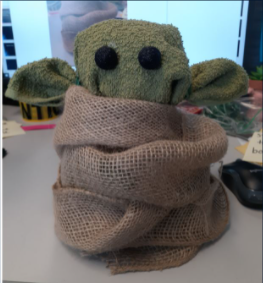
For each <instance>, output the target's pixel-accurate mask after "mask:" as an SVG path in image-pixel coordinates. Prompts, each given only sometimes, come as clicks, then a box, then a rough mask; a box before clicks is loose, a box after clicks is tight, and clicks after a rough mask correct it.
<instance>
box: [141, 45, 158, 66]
mask: <svg viewBox="0 0 263 283" xmlns="http://www.w3.org/2000/svg"><path fill="white" fill-rule="evenodd" d="M161 57H162V56H161V52H160V51H159V50H158V49H157V48H156V47H153V46H148V47H144V48H143V49H142V50H141V51H140V53H139V55H138V60H139V62H140V65H141V66H142V67H143V68H144V69H148V70H154V69H158V68H160V67H161V59H162V58H161Z"/></svg>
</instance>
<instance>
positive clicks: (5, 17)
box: [2, 9, 11, 24]
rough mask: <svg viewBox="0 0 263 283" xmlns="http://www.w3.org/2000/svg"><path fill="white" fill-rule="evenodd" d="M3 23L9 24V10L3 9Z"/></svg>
mask: <svg viewBox="0 0 263 283" xmlns="http://www.w3.org/2000/svg"><path fill="white" fill-rule="evenodd" d="M2 12H3V23H5V24H8V23H11V16H10V9H3V11H2Z"/></svg>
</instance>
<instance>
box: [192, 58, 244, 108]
mask: <svg viewBox="0 0 263 283" xmlns="http://www.w3.org/2000/svg"><path fill="white" fill-rule="evenodd" d="M190 69H191V76H192V85H191V91H190V93H189V95H188V97H187V100H188V101H189V102H191V103H193V104H196V105H214V104H223V103H227V102H230V101H232V100H234V99H236V98H238V97H240V96H242V95H244V94H246V93H247V90H248V76H247V73H246V71H245V70H244V69H243V68H242V67H241V66H239V65H237V64H236V63H235V62H233V61H231V60H228V59H221V58H220V59H214V60H211V61H205V62H202V63H199V64H195V65H193V66H192V67H191V68H190Z"/></svg>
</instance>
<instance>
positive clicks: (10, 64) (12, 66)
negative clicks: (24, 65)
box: [6, 59, 17, 70]
mask: <svg viewBox="0 0 263 283" xmlns="http://www.w3.org/2000/svg"><path fill="white" fill-rule="evenodd" d="M6 65H7V69H8V70H16V69H17V63H16V59H7V60H6Z"/></svg>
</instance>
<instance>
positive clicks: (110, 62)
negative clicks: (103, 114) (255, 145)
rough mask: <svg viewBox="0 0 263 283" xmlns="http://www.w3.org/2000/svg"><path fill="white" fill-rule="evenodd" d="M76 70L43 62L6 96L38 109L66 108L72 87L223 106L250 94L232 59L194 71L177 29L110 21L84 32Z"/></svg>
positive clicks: (18, 76)
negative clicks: (43, 107) (42, 106)
mask: <svg viewBox="0 0 263 283" xmlns="http://www.w3.org/2000/svg"><path fill="white" fill-rule="evenodd" d="M74 59H75V65H76V70H77V71H76V74H75V73H74V71H73V69H72V68H71V67H70V66H69V65H68V64H67V63H66V62H64V61H62V60H60V59H43V60H41V61H38V62H34V63H31V64H28V65H26V66H23V67H22V68H20V69H18V70H17V72H16V73H15V74H14V76H13V78H12V79H11V81H10V84H9V87H8V90H7V93H6V96H8V97H11V98H13V99H17V100H20V101H23V102H27V103H31V104H37V105H52V106H54V105H60V104H62V103H63V96H64V95H65V92H66V90H67V88H68V87H69V86H70V85H71V84H75V83H76V82H78V83H79V84H80V85H82V86H83V87H85V88H87V89H88V90H89V91H90V92H91V93H92V94H94V95H99V96H105V97H118V98H127V99H139V100H146V101H151V102H157V103H163V104H178V103H179V102H180V101H182V100H189V101H190V102H192V103H194V104H197V105H201V104H221V103H224V102H228V101H231V100H233V99H235V98H237V97H239V96H241V95H243V94H245V93H246V91H247V87H248V77H247V74H246V72H245V70H244V69H243V68H242V67H240V66H239V65H237V64H236V63H234V62H233V61H230V60H228V59H214V60H211V61H205V62H202V63H199V64H196V65H193V66H191V67H189V64H188V59H187V57H186V54H185V51H184V48H183V44H182V39H181V35H180V33H179V31H178V29H177V28H176V27H173V26H172V25H160V24H155V23H150V22H145V21H136V20H128V21H127V20H108V21H104V22H100V23H98V24H95V25H92V26H91V27H90V28H88V29H86V30H84V31H82V32H80V33H79V34H78V35H77V37H76V40H75V48H74Z"/></svg>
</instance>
